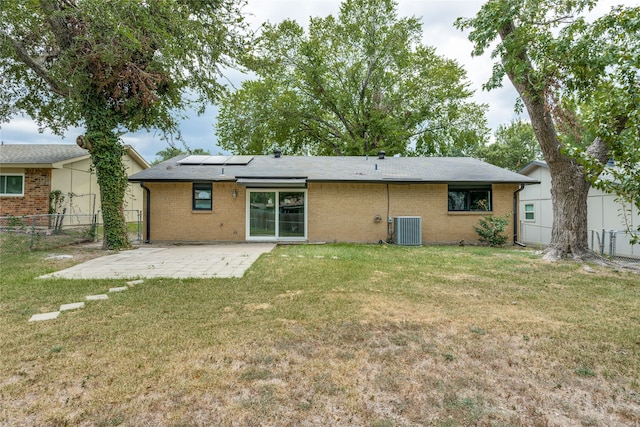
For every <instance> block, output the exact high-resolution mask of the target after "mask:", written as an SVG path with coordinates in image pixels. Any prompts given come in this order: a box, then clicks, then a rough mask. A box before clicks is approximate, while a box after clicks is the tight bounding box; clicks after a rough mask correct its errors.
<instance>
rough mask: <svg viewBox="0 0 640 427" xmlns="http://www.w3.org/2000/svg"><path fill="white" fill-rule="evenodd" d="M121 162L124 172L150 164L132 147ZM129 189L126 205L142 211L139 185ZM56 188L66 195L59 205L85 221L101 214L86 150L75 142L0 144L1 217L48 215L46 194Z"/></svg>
mask: <svg viewBox="0 0 640 427" xmlns="http://www.w3.org/2000/svg"><path fill="white" fill-rule="evenodd" d="M123 162H124V164H125V166H126V168H127V172H128V174H132V173H136V172H139V171H141V170H144V169H146V168H148V167H149V164H148V163H147V162H146V161H145V160H144V159H143V158H142V157H141V156H140V155H139V154H138V153H137V152H136V151H135V150H134V149H133V148H131V147H127V154H126V155H125V156H124V157H123ZM129 187H130V188H129V189H128V191H127V194H126V200H125V206H126V209H128V210H136V209H137V210H141V209H142V189H141V188H140V186H137V185H129ZM55 190H59V191H60V192H61V194H62V195H63V196H64V201H63V204H62V208H64V209H65V212H66V213H67V215H76V217H77V218H78V220H83V221H87V222H88V221H89V220H90V216H91V215H93V214H96V213H99V210H100V191H99V187H98V183H97V179H96V175H95V172H94V171H93V168H92V165H91V156H90V155H89V152H88V151H87V150H85V149H83V148H80V147H78V146H77V145H75V144H2V145H1V146H0V217H6V216H23V215H44V214H48V213H49V195H50V193H51V192H52V191H55ZM132 219H134V218H132ZM135 219H137V218H135Z"/></svg>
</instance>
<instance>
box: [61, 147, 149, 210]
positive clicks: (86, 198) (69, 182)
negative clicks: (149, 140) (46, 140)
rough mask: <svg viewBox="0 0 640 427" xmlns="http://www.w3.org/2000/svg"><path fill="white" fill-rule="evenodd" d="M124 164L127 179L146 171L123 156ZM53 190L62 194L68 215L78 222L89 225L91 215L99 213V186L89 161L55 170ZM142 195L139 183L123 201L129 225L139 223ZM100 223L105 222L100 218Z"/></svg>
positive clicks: (80, 161) (67, 164)
mask: <svg viewBox="0 0 640 427" xmlns="http://www.w3.org/2000/svg"><path fill="white" fill-rule="evenodd" d="M122 161H123V163H124V165H125V168H126V170H127V176H129V175H133V174H134V173H137V172H140V171H141V170H143V168H142V166H140V164H139V163H137V162H136V161H134V160H133V159H132V158H131V157H130V156H128V155H125V156H123V158H122ZM51 188H52V190H60V191H61V192H62V195H63V196H64V203H63V207H65V208H66V213H67V214H68V215H69V216H73V215H77V220H78V221H81V222H89V219H88V218H89V215H93V214H98V215H99V214H100V187H99V186H98V179H97V177H96V174H95V171H94V170H93V169H92V168H91V160H90V159H83V160H78V161H75V162H70V163H66V164H65V165H64V166H63V167H62V168H61V169H52V170H51ZM142 192H143V190H142V188H141V187H140V185H139V184H138V183H129V185H128V187H127V191H126V193H125V200H124V201H125V205H124V209H125V218H126V220H127V221H129V222H134V221H137V220H138V211H139V212H142V208H143V205H142V197H143V193H142ZM85 215H86V217H85ZM99 221H100V222H102V219H101V218H99Z"/></svg>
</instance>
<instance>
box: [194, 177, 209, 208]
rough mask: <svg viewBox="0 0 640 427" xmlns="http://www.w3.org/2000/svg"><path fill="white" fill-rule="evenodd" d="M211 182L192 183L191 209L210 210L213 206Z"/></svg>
mask: <svg viewBox="0 0 640 427" xmlns="http://www.w3.org/2000/svg"><path fill="white" fill-rule="evenodd" d="M212 193H213V190H212V184H211V183H210V182H209V183H199V182H194V183H193V210H194V211H210V210H211V209H212V206H213V203H212V201H213V199H212V196H211V195H212Z"/></svg>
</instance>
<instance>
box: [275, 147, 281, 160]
mask: <svg viewBox="0 0 640 427" xmlns="http://www.w3.org/2000/svg"><path fill="white" fill-rule="evenodd" d="M281 155H282V151H280V150H278V149H277V148H276V149H275V150H273V157H275V158H276V159H278V158H280V156H281Z"/></svg>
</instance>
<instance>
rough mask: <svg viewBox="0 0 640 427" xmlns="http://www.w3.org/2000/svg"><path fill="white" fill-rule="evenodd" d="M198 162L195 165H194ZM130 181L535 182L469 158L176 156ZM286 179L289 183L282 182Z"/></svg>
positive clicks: (243, 182)
mask: <svg viewBox="0 0 640 427" xmlns="http://www.w3.org/2000/svg"><path fill="white" fill-rule="evenodd" d="M195 163H199V164H195ZM129 180H130V181H136V182H139V181H149V182H152V181H187V182H193V181H238V184H241V185H242V184H248V183H253V184H255V183H256V180H263V181H264V182H265V184H271V185H275V184H277V180H282V182H291V183H293V184H294V186H295V184H300V181H301V180H303V181H302V182H303V183H304V181H306V182H311V181H316V182H323V181H324V182H403V183H414V182H415V183H420V182H422V183H424V182H431V183H451V182H454V183H456V182H457V183H519V184H533V183H537V182H538V181H536V180H535V179H533V178H529V177H526V176H524V175H520V174H517V173H515V172H512V171H509V170H506V169H502V168H499V167H497V166H493V165H490V164H488V163H485V162H483V161H481V160H477V159H473V158H470V157H386V158H383V159H380V158H378V157H375V156H372V157H368V158H367V157H353V156H352V157H315V156H309V157H306V156H282V157H275V156H210V157H209V158H206V156H191V157H188V156H178V157H174V158H173V159H170V160H167V161H165V162H162V163H159V164H158V165H156V166H153V167H151V168H149V169H147V170H144V171H141V172H138V173H136V174H134V175H132V176H130V177H129ZM286 180H290V181H286Z"/></svg>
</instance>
